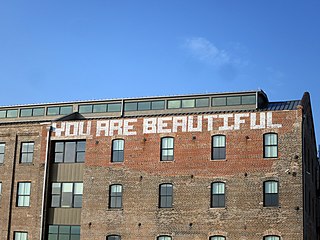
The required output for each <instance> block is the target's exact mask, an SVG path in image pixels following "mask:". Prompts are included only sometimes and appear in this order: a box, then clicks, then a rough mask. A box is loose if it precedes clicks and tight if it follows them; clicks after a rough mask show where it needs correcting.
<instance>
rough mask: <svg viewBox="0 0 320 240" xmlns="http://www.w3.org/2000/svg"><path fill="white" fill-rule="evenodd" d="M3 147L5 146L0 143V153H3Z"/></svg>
mask: <svg viewBox="0 0 320 240" xmlns="http://www.w3.org/2000/svg"><path fill="white" fill-rule="evenodd" d="M4 147H5V144H4V143H0V153H4Z"/></svg>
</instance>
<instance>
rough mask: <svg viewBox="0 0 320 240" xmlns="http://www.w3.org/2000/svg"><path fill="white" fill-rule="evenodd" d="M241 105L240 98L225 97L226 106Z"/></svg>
mask: <svg viewBox="0 0 320 240" xmlns="http://www.w3.org/2000/svg"><path fill="white" fill-rule="evenodd" d="M240 104H241V97H240V96H239V97H227V105H228V106H232V105H240Z"/></svg>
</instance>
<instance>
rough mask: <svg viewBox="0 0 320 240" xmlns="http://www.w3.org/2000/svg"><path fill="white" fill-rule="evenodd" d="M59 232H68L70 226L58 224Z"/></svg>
mask: <svg viewBox="0 0 320 240" xmlns="http://www.w3.org/2000/svg"><path fill="white" fill-rule="evenodd" d="M59 233H60V234H61V233H62V234H70V226H63V225H60V226H59Z"/></svg>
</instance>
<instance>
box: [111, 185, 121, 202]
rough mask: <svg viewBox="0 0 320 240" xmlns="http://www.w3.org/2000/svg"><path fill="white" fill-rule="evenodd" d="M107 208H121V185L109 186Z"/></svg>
mask: <svg viewBox="0 0 320 240" xmlns="http://www.w3.org/2000/svg"><path fill="white" fill-rule="evenodd" d="M109 194H110V195H109V208H121V207H122V185H120V184H114V185H111V186H110V192H109Z"/></svg>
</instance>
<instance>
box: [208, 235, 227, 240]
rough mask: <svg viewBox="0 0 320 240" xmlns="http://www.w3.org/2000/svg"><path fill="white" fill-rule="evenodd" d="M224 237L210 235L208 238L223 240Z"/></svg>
mask: <svg viewBox="0 0 320 240" xmlns="http://www.w3.org/2000/svg"><path fill="white" fill-rule="evenodd" d="M225 239H226V238H225V237H223V236H212V237H210V240H225Z"/></svg>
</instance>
